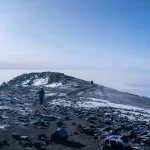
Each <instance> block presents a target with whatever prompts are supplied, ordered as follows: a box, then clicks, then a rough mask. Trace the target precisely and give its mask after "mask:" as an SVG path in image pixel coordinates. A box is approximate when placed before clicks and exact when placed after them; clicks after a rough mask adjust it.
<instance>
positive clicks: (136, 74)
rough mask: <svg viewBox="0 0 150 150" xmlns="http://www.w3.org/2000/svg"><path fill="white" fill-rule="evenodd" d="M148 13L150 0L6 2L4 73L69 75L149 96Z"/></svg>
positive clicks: (1, 5)
mask: <svg viewBox="0 0 150 150" xmlns="http://www.w3.org/2000/svg"><path fill="white" fill-rule="evenodd" d="M149 14H150V1H149V0H144V1H141V0H124V1H121V0H120V1H119V0H86V1H85V0H80V1H78V0H44V1H42V0H36V1H34V0H22V1H20V0H13V1H11V0H1V1H0V20H1V21H0V53H1V54H0V56H1V59H0V69H1V72H2V71H3V72H5V71H4V69H5V70H58V71H59V70H60V72H61V70H66V72H67V73H71V75H74V76H76V75H77V76H79V77H82V78H83V77H84V78H85V79H93V80H96V81H97V82H98V83H104V84H106V85H109V84H110V85H111V84H112V87H115V86H116V85H119V86H120V88H121V89H127V91H128V90H129V88H134V90H135V92H136V94H138V91H139V89H141V90H142V91H143V95H146V96H147V95H149V94H148V92H149V90H150V86H149V85H150V84H149V83H150V66H149V64H150V59H149V56H150V51H149V48H150V42H149V41H150V20H149ZM71 70H73V71H71ZM85 70H86V71H85ZM91 76H92V77H91ZM3 77H4V76H3ZM4 78H5V77H4ZM115 84H116V85H115ZM124 87H126V88H124ZM145 92H147V94H145ZM140 95H142V92H140ZM149 97H150V95H149Z"/></svg>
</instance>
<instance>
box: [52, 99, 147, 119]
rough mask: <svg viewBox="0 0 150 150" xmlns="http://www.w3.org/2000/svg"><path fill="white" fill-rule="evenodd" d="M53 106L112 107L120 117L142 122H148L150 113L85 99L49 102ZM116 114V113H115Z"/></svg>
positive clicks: (133, 107) (135, 108) (104, 101)
mask: <svg viewBox="0 0 150 150" xmlns="http://www.w3.org/2000/svg"><path fill="white" fill-rule="evenodd" d="M49 104H52V105H63V106H73V107H84V108H87V109H89V108H98V107H108V108H109V107H112V108H116V111H115V112H116V114H118V115H119V116H120V117H127V118H128V119H130V120H142V121H148V120H149V115H150V111H149V110H144V109H141V108H138V107H135V106H128V105H123V104H115V103H112V102H109V101H108V100H102V99H96V98H84V97H80V101H78V102H71V101H66V100H65V99H55V100H52V101H51V102H49ZM115 112H114V113H115Z"/></svg>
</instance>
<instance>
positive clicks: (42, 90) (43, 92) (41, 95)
mask: <svg viewBox="0 0 150 150" xmlns="http://www.w3.org/2000/svg"><path fill="white" fill-rule="evenodd" d="M37 94H39V100H40V105H43V99H44V95H45V91H44V89H43V88H41V89H40V91H39V92H38V93H37Z"/></svg>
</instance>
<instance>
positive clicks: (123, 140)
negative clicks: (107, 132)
mask: <svg viewBox="0 0 150 150" xmlns="http://www.w3.org/2000/svg"><path fill="white" fill-rule="evenodd" d="M103 150H133V148H132V147H131V146H130V143H129V140H128V138H127V137H125V136H118V135H112V136H109V137H107V138H106V139H105V143H104V146H103Z"/></svg>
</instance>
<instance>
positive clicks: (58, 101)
mask: <svg viewBox="0 0 150 150" xmlns="http://www.w3.org/2000/svg"><path fill="white" fill-rule="evenodd" d="M49 104H52V105H62V106H71V105H72V104H73V103H72V102H71V101H66V100H63V99H56V100H52V101H51V102H50V103H49Z"/></svg>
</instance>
